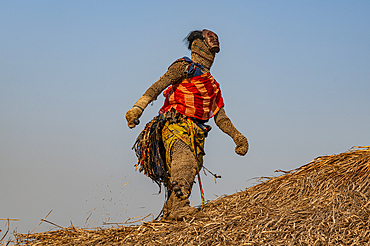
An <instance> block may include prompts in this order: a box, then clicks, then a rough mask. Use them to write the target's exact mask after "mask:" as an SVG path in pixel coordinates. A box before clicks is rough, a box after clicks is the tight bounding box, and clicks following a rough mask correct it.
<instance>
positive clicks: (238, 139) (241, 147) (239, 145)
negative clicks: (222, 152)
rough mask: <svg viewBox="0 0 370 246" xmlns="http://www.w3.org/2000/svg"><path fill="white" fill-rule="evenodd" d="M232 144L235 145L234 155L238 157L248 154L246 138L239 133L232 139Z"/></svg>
mask: <svg viewBox="0 0 370 246" xmlns="http://www.w3.org/2000/svg"><path fill="white" fill-rule="evenodd" d="M233 140H234V143H235V144H236V147H235V153H237V154H238V155H245V154H247V152H248V148H249V144H248V140H247V138H246V137H244V136H243V134H241V133H239V134H237V135H236V136H235V137H234V138H233Z"/></svg>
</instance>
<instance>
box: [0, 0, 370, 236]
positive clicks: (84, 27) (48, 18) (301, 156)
mask: <svg viewBox="0 0 370 246" xmlns="http://www.w3.org/2000/svg"><path fill="white" fill-rule="evenodd" d="M369 13H370V2H369V1H337V0H335V1H334V0H333V1H185V2H184V1H16V0H11V1H10V0H6V1H1V2H0V37H1V38H0V167H1V171H0V185H1V189H0V218H8V217H9V218H18V219H20V221H19V222H13V223H12V224H11V225H12V229H15V227H16V228H17V231H18V232H27V231H31V230H33V229H34V228H35V227H36V226H37V225H38V223H39V219H42V218H43V217H45V216H46V214H47V213H48V212H49V211H50V210H53V212H52V213H51V215H50V216H49V217H48V219H49V220H50V221H52V222H54V223H56V224H59V225H61V226H69V225H70V221H71V220H72V221H73V223H74V225H75V226H79V227H84V226H89V227H95V226H102V223H103V222H104V221H110V222H124V221H125V220H126V219H127V218H129V217H133V216H145V215H147V214H149V213H153V214H154V215H156V214H157V213H158V212H159V211H160V209H161V207H162V205H163V202H164V194H163V193H162V194H160V195H156V193H157V191H158V188H157V186H156V185H155V184H154V183H152V182H151V181H150V179H149V178H147V177H146V176H144V175H143V174H141V173H138V172H135V171H134V167H133V165H134V164H135V163H136V157H135V154H134V152H133V151H132V150H131V147H132V145H133V143H134V140H135V138H136V136H137V135H138V134H139V133H140V131H141V129H142V128H143V126H144V123H146V122H148V121H149V120H150V119H152V117H154V116H155V115H156V114H157V111H158V109H159V108H160V107H161V105H162V103H163V98H162V97H159V98H158V100H157V101H156V102H155V103H154V105H153V106H149V107H148V109H147V110H146V111H145V113H144V115H143V117H142V119H141V122H142V124H141V125H139V127H137V128H135V129H133V130H130V129H129V128H128V127H127V125H126V121H125V113H126V111H127V110H128V109H130V108H131V107H132V105H133V104H134V103H135V102H136V100H137V99H138V98H139V97H140V96H141V95H142V94H143V93H144V91H145V90H146V89H147V88H148V87H149V86H150V85H151V84H152V83H153V82H155V81H156V80H157V79H158V78H159V77H160V76H161V75H163V74H164V73H165V72H166V70H167V67H168V66H169V65H170V64H171V63H172V62H173V61H174V60H176V59H177V58H179V57H183V56H190V53H189V51H188V50H187V49H186V47H185V45H184V44H183V42H182V40H183V38H184V37H185V36H186V35H187V34H188V33H189V32H190V31H192V30H195V29H203V28H208V29H211V30H214V31H215V32H216V33H217V34H218V35H219V38H220V42H221V52H220V53H219V54H218V55H217V57H216V60H215V64H214V66H213V68H212V70H211V72H212V74H213V76H214V77H215V78H216V80H217V81H218V82H219V83H220V84H221V89H222V92H223V96H224V100H225V104H226V106H225V109H226V112H227V114H228V115H229V117H230V118H231V120H232V121H233V123H234V124H235V126H236V127H237V128H238V129H239V130H240V131H241V132H242V133H244V134H245V135H246V136H247V137H248V139H249V142H250V150H249V153H248V154H247V155H246V156H244V157H240V156H237V155H236V154H235V153H234V143H233V142H232V140H231V139H230V138H229V137H228V136H227V135H225V134H223V133H222V132H221V131H220V130H219V129H218V128H217V126H215V124H214V123H213V120H212V121H211V125H212V126H213V130H212V131H211V133H210V136H209V138H208V139H207V141H206V153H207V155H206V157H205V166H206V167H208V168H209V169H210V170H212V171H213V172H215V173H217V174H220V175H222V177H223V178H222V179H220V180H219V181H218V183H217V184H214V182H213V178H212V177H211V176H209V175H208V176H204V175H202V180H203V183H204V190H205V195H206V199H210V200H211V199H214V198H216V196H219V195H223V194H232V193H234V192H236V191H239V190H243V189H245V188H246V187H249V186H251V185H253V183H254V182H255V181H254V180H253V178H255V177H260V176H271V175H278V174H276V173H274V170H276V169H282V170H290V169H294V168H296V167H299V166H301V165H303V164H306V163H308V162H309V161H311V160H312V159H314V158H315V157H317V156H320V155H325V154H335V153H340V152H344V151H347V150H348V149H349V148H351V147H352V146H354V145H370V128H369V123H370V114H369V111H370V97H369V91H370V69H369V68H370V45H369V44H370V15H369ZM127 182H128V183H127ZM126 183H127V184H126ZM125 184H126V185H125ZM124 185H125V186H124ZM198 189H199V188H198V185H197V184H196V185H195V186H194V193H193V196H192V199H193V203H194V205H198V204H199V200H200V199H199V192H198ZM93 209H95V210H94V211H93V212H92V215H91V217H90V218H89V220H88V221H87V223H86V225H85V220H86V218H87V217H88V216H89V214H90V213H88V212H89V211H90V210H93ZM50 228H51V227H50V226H49V225H47V224H45V225H42V226H41V227H39V228H38V230H37V231H43V230H48V229H50ZM0 229H3V232H2V233H4V231H5V229H6V228H5V222H1V221H0ZM2 233H0V237H1V236H2V235H3V234H2Z"/></svg>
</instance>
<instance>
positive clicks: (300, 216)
mask: <svg viewBox="0 0 370 246" xmlns="http://www.w3.org/2000/svg"><path fill="white" fill-rule="evenodd" d="M369 148H370V146H366V147H356V148H353V149H351V150H350V151H348V152H346V153H341V154H338V155H330V156H322V157H318V158H316V159H314V160H313V161H311V162H310V163H308V164H306V165H304V166H302V167H300V168H297V169H294V170H292V171H289V172H285V174H283V175H282V176H279V177H275V178H268V179H267V180H266V181H264V182H262V183H260V184H258V185H255V186H253V187H251V188H249V189H247V190H245V191H241V192H238V193H235V194H233V195H230V196H224V197H219V198H217V199H216V200H213V201H211V202H209V203H208V204H207V205H206V207H205V209H204V210H203V211H201V212H199V213H197V214H196V215H195V216H194V217H193V218H190V219H186V220H183V221H179V222H176V221H170V222H166V221H159V222H158V221H152V222H143V223H142V224H141V225H137V226H120V227H118V228H109V229H100V228H97V229H78V228H75V227H74V226H73V225H72V226H71V227H68V228H62V229H60V230H55V231H47V232H42V233H34V234H15V236H16V244H17V245H113V246H114V245H367V244H368V241H370V223H369V222H370V217H369V216H370V208H369V204H370V199H369V197H370V189H369V185H370V182H369V176H370V149H369Z"/></svg>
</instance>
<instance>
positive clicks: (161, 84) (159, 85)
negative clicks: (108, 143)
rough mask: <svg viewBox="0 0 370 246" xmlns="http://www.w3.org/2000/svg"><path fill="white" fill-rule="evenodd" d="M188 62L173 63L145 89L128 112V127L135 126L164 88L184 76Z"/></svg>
mask: <svg viewBox="0 0 370 246" xmlns="http://www.w3.org/2000/svg"><path fill="white" fill-rule="evenodd" d="M188 64H189V63H188V62H185V61H180V62H176V63H174V64H172V65H171V66H170V67H169V68H168V70H167V72H166V73H165V74H164V75H163V76H162V77H160V78H159V79H158V80H157V81H156V82H155V83H153V84H152V85H151V86H150V87H149V88H148V89H147V90H146V91H145V93H144V94H143V95H142V96H141V97H140V99H139V100H138V101H137V102H136V103H135V104H134V106H133V107H132V109H130V110H129V111H127V113H126V120H127V123H128V127H130V128H134V127H135V124H134V120H135V119H139V118H140V116H141V115H142V113H143V111H144V109H145V108H146V107H147V106H148V104H149V103H151V102H152V101H154V100H156V99H157V97H158V95H159V94H161V92H162V91H163V90H164V89H166V88H167V87H168V86H170V85H173V84H175V83H176V82H178V81H180V80H181V79H182V78H183V77H184V75H185V68H186V66H187V65H188Z"/></svg>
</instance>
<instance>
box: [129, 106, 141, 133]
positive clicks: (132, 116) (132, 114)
mask: <svg viewBox="0 0 370 246" xmlns="http://www.w3.org/2000/svg"><path fill="white" fill-rule="evenodd" d="M142 113H143V111H142V110H141V109H140V108H138V107H136V106H134V107H132V109H130V110H129V111H127V113H126V120H127V124H128V127H130V128H134V127H135V126H136V124H135V122H134V121H135V120H136V119H139V118H140V116H141V115H142Z"/></svg>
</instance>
